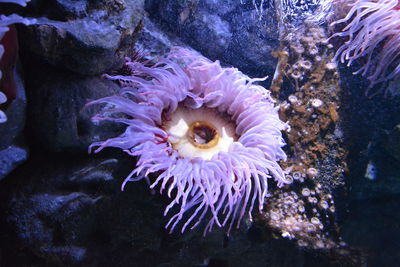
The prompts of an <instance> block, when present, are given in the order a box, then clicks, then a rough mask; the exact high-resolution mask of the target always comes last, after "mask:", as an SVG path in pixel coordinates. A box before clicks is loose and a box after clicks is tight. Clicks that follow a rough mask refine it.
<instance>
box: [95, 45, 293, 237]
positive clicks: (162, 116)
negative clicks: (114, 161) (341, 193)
mask: <svg viewBox="0 0 400 267" xmlns="http://www.w3.org/2000/svg"><path fill="white" fill-rule="evenodd" d="M126 72H127V73H128V75H115V76H110V75H106V77H107V78H109V79H112V80H117V81H119V82H120V84H121V86H122V88H121V91H120V93H119V94H118V95H114V96H110V97H106V98H103V99H99V100H95V101H93V102H91V103H90V104H102V103H104V104H107V105H106V106H105V108H104V109H103V110H102V111H101V112H100V114H98V115H97V116H96V117H95V119H97V120H111V121H116V122H120V123H124V124H126V125H127V128H126V131H125V133H124V134H122V135H121V136H118V137H115V138H111V139H109V140H106V141H101V142H96V143H94V144H92V145H91V148H93V147H97V149H96V152H98V151H100V150H102V149H103V148H105V147H117V148H120V149H122V150H124V151H125V152H126V153H128V154H129V155H131V156H137V157H138V162H137V164H136V168H135V169H134V170H133V171H132V172H131V173H130V174H129V176H128V177H127V178H126V180H125V182H124V183H123V185H122V187H124V186H125V184H126V182H128V181H137V180H140V179H142V178H145V179H147V180H148V181H149V182H150V178H149V175H150V174H152V173H153V174H156V175H157V177H156V178H155V180H154V181H152V182H151V185H150V187H151V188H156V187H159V188H160V193H163V192H164V191H167V195H168V197H170V198H172V201H171V203H170V204H169V205H168V206H167V208H166V209H165V215H166V214H167V213H168V212H169V211H170V210H174V212H175V215H173V216H172V218H171V219H170V221H169V222H168V224H167V226H166V227H167V228H169V229H170V230H171V231H173V230H174V229H175V227H176V226H177V225H178V223H179V222H181V221H182V220H183V221H184V224H183V226H182V232H183V231H184V230H185V229H186V228H188V227H191V228H194V227H196V226H197V225H198V224H199V223H200V222H201V221H202V220H203V218H204V217H205V216H207V214H208V212H210V213H211V215H212V216H211V219H210V220H209V223H208V224H207V226H206V227H205V231H208V230H210V231H211V228H212V227H213V225H215V224H216V225H217V226H220V227H222V226H225V225H229V229H231V227H232V226H233V224H234V222H237V227H239V223H240V221H241V219H242V218H243V216H244V214H245V213H248V215H249V217H250V219H251V211H252V210H253V207H254V206H255V205H256V204H257V205H258V209H259V211H261V210H262V209H263V204H264V201H265V198H266V197H267V189H268V180H271V179H272V180H275V181H276V183H277V186H278V187H282V186H283V185H285V184H288V183H290V181H289V180H287V179H286V177H285V173H284V172H283V170H282V169H281V167H280V166H279V164H278V161H280V160H284V159H286V155H285V153H284V152H283V150H282V146H283V145H284V144H285V143H284V141H283V138H282V135H281V131H282V130H284V129H286V128H287V125H286V123H284V122H283V121H281V120H280V119H279V117H278V108H277V107H276V106H275V104H274V100H273V99H272V98H271V96H270V92H269V91H268V90H266V89H265V88H263V87H261V86H259V85H256V84H255V82H257V81H258V80H260V79H250V78H249V77H247V76H246V75H244V74H243V73H241V72H240V71H238V70H237V69H235V68H222V67H221V65H220V64H219V62H218V61H216V62H212V61H210V60H208V59H206V58H204V57H203V56H201V55H200V54H198V53H196V52H194V51H191V50H188V49H184V48H179V47H176V48H173V49H172V50H171V52H170V54H169V55H168V57H166V58H163V59H160V60H158V61H157V62H152V63H149V62H139V61H128V62H127V63H126ZM261 80H263V79H261ZM178 206H179V207H178ZM228 232H229V230H228Z"/></svg>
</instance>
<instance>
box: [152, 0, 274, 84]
mask: <svg viewBox="0 0 400 267" xmlns="http://www.w3.org/2000/svg"><path fill="white" fill-rule="evenodd" d="M146 10H147V12H148V13H149V14H150V19H151V20H152V21H153V22H155V23H156V24H158V25H160V27H161V28H162V29H163V30H164V32H166V33H167V34H168V35H169V36H170V38H171V39H172V40H175V39H178V40H179V41H180V42H183V43H185V44H187V45H190V46H191V47H193V48H194V49H196V50H198V51H200V52H201V53H202V54H203V55H205V56H206V57H208V58H210V59H211V60H221V61H222V62H223V63H225V64H228V65H232V66H234V67H237V68H239V69H240V70H241V71H243V72H244V73H246V74H248V75H250V76H252V77H264V76H266V75H269V76H272V75H273V73H274V70H275V65H276V59H275V58H274V57H273V56H272V55H271V52H272V51H276V50H277V49H278V48H279V40H278V38H279V31H278V24H277V20H276V14H275V10H274V8H273V7H271V6H269V8H266V9H265V10H264V12H263V16H262V17H260V16H259V15H258V13H257V12H256V10H255V7H254V5H253V4H251V3H250V4H249V3H245V4H241V3H240V1H235V3H232V2H231V1H229V0H221V1H217V0H210V1H204V2H203V1H199V2H197V1H182V2H180V1H147V2H146Z"/></svg>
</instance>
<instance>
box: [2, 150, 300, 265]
mask: <svg viewBox="0 0 400 267" xmlns="http://www.w3.org/2000/svg"><path fill="white" fill-rule="evenodd" d="M131 161H132V160H131V158H126V159H118V160H116V159H113V158H107V159H100V158H99V159H84V158H81V159H75V161H74V162H72V161H70V160H69V159H68V158H59V157H54V156H52V157H50V158H43V159H41V160H35V161H31V162H30V163H28V164H26V165H24V167H23V168H20V169H18V170H17V172H16V173H13V174H14V176H13V177H12V178H13V179H10V180H9V182H10V183H8V184H7V186H8V188H9V190H7V191H6V190H5V189H4V188H1V189H0V190H2V191H1V195H0V196H1V199H2V201H1V202H0V210H4V209H6V210H7V215H6V216H4V215H2V216H1V218H0V220H6V221H5V225H3V227H6V228H7V229H10V230H9V231H8V232H7V233H8V234H10V235H12V236H14V235H15V236H16V238H17V241H16V242H15V243H12V242H11V243H10V242H8V243H7V244H5V243H2V242H0V244H1V246H2V247H3V248H4V247H7V248H8V249H9V250H10V251H11V253H9V254H7V255H5V257H4V258H6V259H7V258H9V257H10V258H11V259H13V260H14V261H13V263H14V265H15V261H16V260H18V262H19V263H20V264H19V266H23V265H26V264H28V263H30V258H32V257H26V256H25V258H19V259H16V258H15V255H14V254H15V253H17V251H18V249H15V246H16V245H15V244H17V246H18V247H24V248H27V251H29V253H32V254H33V255H35V256H36V257H38V258H39V259H41V262H40V263H37V264H36V265H34V264H32V263H30V266H47V265H48V264H50V265H57V266H71V265H74V266H114V265H118V266H132V265H133V266H194V265H199V266H201V265H204V264H208V263H209V262H217V263H222V264H225V266H244V265H246V266H259V264H260V262H270V263H271V264H272V265H274V266H295V265H299V266H301V265H302V263H303V261H304V259H303V252H302V250H299V249H297V248H296V246H295V245H294V244H291V243H290V242H288V241H283V240H268V241H263V239H260V238H254V237H252V235H248V234H247V233H246V227H248V226H245V225H243V227H241V229H240V230H239V231H234V232H232V233H231V236H230V237H227V236H226V235H225V233H224V232H225V231H224V229H218V228H217V229H214V231H213V232H211V233H209V234H208V235H207V236H206V237H203V229H204V228H203V227H204V226H205V224H206V223H207V222H206V221H204V223H203V224H202V225H201V226H199V227H198V228H195V229H194V230H192V231H187V232H186V233H185V234H180V233H179V231H177V232H175V233H173V234H168V232H166V230H164V225H165V223H166V222H167V220H168V218H167V217H164V216H163V209H164V208H165V206H166V205H167V204H168V202H169V199H167V198H166V197H164V196H160V195H159V194H158V193H153V192H152V191H150V190H149V189H148V186H147V184H146V183H145V182H144V181H143V182H136V183H129V184H127V186H126V188H125V191H124V192H121V191H120V185H121V182H122V180H123V178H124V177H125V176H126V175H127V174H128V173H129V172H130V171H131V168H132V167H133V166H132V162H131ZM156 190H158V189H156ZM169 216H170V215H169ZM247 225H250V223H247ZM4 240H5V239H2V241H4ZM7 240H10V239H7ZM27 253H28V252H27ZM154 255H157V257H155V256H154ZM287 255H291V256H290V257H288V256H287ZM13 256H14V257H13ZM4 258H2V259H0V262H1V261H2V260H3V261H4V260H5V259H4ZM133 263H134V264H133ZM46 264H47V265H46Z"/></svg>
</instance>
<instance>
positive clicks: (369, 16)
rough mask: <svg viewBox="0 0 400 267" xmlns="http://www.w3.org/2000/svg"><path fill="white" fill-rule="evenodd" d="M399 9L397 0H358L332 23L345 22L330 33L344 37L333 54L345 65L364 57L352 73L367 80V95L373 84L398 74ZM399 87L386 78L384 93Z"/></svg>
mask: <svg viewBox="0 0 400 267" xmlns="http://www.w3.org/2000/svg"><path fill="white" fill-rule="evenodd" d="M340 4H342V3H340ZM399 9H400V3H399V1H398V0H358V1H356V2H355V3H354V4H352V8H351V9H350V11H349V12H348V13H347V15H346V17H344V18H343V19H340V20H338V21H335V22H334V23H333V24H332V25H335V24H340V23H348V24H347V25H346V26H345V27H344V28H343V29H342V32H339V33H335V34H334V35H333V36H332V37H331V38H333V37H337V36H340V37H346V38H348V40H347V41H346V42H345V43H344V44H343V45H342V46H341V47H340V48H339V49H338V51H337V53H336V58H340V61H341V62H342V63H344V62H345V61H347V65H348V66H349V65H351V64H352V63H353V62H354V61H355V60H358V59H360V58H364V59H365V60H366V63H365V64H364V66H363V67H361V68H360V69H359V70H358V71H356V72H355V74H357V73H361V74H362V75H363V76H366V77H367V79H368V80H369V81H370V86H369V87H368V89H367V94H370V95H371V92H370V90H371V89H372V88H373V87H374V86H375V85H378V84H380V83H383V82H386V81H390V80H396V79H399V78H400V10H399ZM399 89H400V88H399V84H397V83H395V82H390V83H389V88H388V89H387V90H386V93H391V94H398V93H400V90H399ZM378 92H379V91H378ZM375 93H377V92H375Z"/></svg>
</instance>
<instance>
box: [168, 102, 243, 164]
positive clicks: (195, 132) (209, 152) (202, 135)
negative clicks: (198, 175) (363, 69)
mask: <svg viewBox="0 0 400 267" xmlns="http://www.w3.org/2000/svg"><path fill="white" fill-rule="evenodd" d="M164 129H165V130H166V132H167V133H168V136H169V137H168V141H169V142H170V143H171V144H172V146H173V148H174V149H175V150H176V151H178V153H179V155H180V156H182V157H187V158H196V157H200V158H203V159H205V160H209V159H211V158H212V157H213V156H214V155H215V154H217V153H219V152H220V151H224V152H227V151H228V150H229V146H230V145H231V144H232V143H233V142H234V141H235V140H236V137H235V126H234V124H233V123H232V122H231V121H230V120H229V119H228V118H226V117H225V116H223V115H221V114H220V113H218V112H217V111H215V110H213V109H208V108H199V109H188V108H184V107H178V108H177V110H176V111H175V112H174V113H172V114H171V116H170V118H167V119H166V120H165V122H164Z"/></svg>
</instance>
